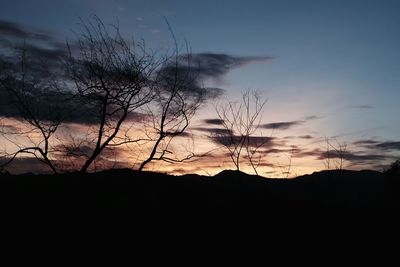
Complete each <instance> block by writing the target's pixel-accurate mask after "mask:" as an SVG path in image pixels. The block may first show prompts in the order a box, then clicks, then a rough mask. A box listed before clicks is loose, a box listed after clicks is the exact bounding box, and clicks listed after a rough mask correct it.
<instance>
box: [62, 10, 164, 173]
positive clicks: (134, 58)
mask: <svg viewBox="0 0 400 267" xmlns="http://www.w3.org/2000/svg"><path fill="white" fill-rule="evenodd" d="M81 26H82V28H81V32H80V33H78V34H77V44H76V47H70V48H69V57H68V60H67V61H66V66H67V68H68V75H69V78H70V79H71V80H72V81H73V83H74V84H75V92H76V95H77V98H76V99H77V101H79V102H82V104H83V105H85V106H88V107H90V109H89V110H90V111H91V112H92V113H91V118H93V122H92V124H93V125H95V127H94V128H95V130H94V132H92V133H91V136H92V137H91V138H89V139H91V140H92V142H91V143H92V144H94V146H93V145H92V149H91V150H90V152H89V153H86V154H85V157H86V160H85V162H84V163H83V165H82V167H81V171H82V172H86V171H87V170H88V168H89V167H90V166H91V164H92V163H93V162H94V161H95V159H96V158H97V157H98V156H99V155H100V154H101V153H102V151H103V150H104V149H105V148H107V147H110V146H118V145H121V144H126V143H129V142H135V141H137V140H131V139H130V138H128V137H127V138H122V139H121V138H118V134H120V133H121V131H122V128H123V124H124V123H125V122H126V120H127V118H128V116H129V115H131V114H132V113H133V112H134V111H135V110H136V109H138V108H139V107H142V106H143V105H145V104H147V103H149V102H150V101H152V100H153V99H154V92H153V90H152V87H151V86H149V80H150V77H151V75H152V74H153V72H154V71H155V69H156V68H157V66H158V64H157V62H156V60H155V58H154V55H153V53H150V52H149V51H148V50H147V48H146V47H145V45H144V43H139V44H136V43H135V42H133V41H132V42H131V41H128V40H126V39H124V38H123V37H122V36H121V34H120V32H119V28H118V27H117V26H112V28H111V30H109V28H108V27H106V26H105V25H104V24H103V22H102V21H101V20H100V19H99V18H97V17H95V18H94V19H93V20H92V21H90V22H88V23H84V22H82V24H81Z"/></svg>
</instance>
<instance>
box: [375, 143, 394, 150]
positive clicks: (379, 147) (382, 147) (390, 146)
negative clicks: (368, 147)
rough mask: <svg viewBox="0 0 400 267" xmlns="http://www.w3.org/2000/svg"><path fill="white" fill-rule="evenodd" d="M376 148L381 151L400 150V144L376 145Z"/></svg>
mask: <svg viewBox="0 0 400 267" xmlns="http://www.w3.org/2000/svg"><path fill="white" fill-rule="evenodd" d="M374 147H375V148H377V149H380V150H385V151H388V150H400V142H382V143H379V144H376V145H374Z"/></svg>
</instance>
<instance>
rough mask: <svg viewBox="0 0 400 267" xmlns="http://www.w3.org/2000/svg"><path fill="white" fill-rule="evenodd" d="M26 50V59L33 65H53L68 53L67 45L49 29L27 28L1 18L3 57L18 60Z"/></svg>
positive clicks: (0, 39) (0, 44) (1, 48)
mask: <svg viewBox="0 0 400 267" xmlns="http://www.w3.org/2000/svg"><path fill="white" fill-rule="evenodd" d="M22 50H24V51H25V55H26V61H27V62H29V63H31V65H35V64H39V63H43V62H45V63H46V64H47V65H50V66H51V67H53V68H54V67H56V65H57V64H59V59H61V58H64V57H65V56H66V55H67V46H66V45H65V44H64V43H62V42H60V41H59V40H58V38H57V36H56V35H55V34H54V33H52V32H50V31H47V30H37V29H26V28H25V27H23V26H21V25H19V24H17V23H14V22H9V21H4V20H0V52H1V53H2V55H1V57H2V58H7V59H9V60H11V61H16V60H17V59H18V58H19V56H17V57H16V55H19V54H21V52H22Z"/></svg>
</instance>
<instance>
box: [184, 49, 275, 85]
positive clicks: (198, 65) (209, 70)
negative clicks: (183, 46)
mask: <svg viewBox="0 0 400 267" xmlns="http://www.w3.org/2000/svg"><path fill="white" fill-rule="evenodd" d="M182 59H183V62H184V63H183V65H184V66H186V67H190V68H192V69H193V70H194V71H195V73H197V75H199V76H200V77H201V78H204V79H209V78H212V79H218V78H220V77H221V76H223V75H225V74H227V73H228V72H229V71H230V70H232V69H233V68H238V67H242V66H245V65H247V64H250V63H255V62H267V61H270V60H272V59H273V57H270V56H247V57H245V56H233V55H228V54H216V53H198V54H192V55H190V56H187V55H186V56H182Z"/></svg>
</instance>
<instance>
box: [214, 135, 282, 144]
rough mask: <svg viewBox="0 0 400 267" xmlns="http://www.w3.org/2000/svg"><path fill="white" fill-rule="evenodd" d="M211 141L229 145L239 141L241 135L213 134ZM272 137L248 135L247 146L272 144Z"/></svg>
mask: <svg viewBox="0 0 400 267" xmlns="http://www.w3.org/2000/svg"><path fill="white" fill-rule="evenodd" d="M211 139H212V141H213V142H214V143H217V144H221V145H224V146H230V145H233V144H235V143H239V140H240V139H241V136H236V135H234V136H231V135H215V136H212V137H211ZM273 140H274V138H273V137H262V136H250V137H249V146H250V147H259V146H260V145H261V146H274V145H275V144H274V142H273Z"/></svg>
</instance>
